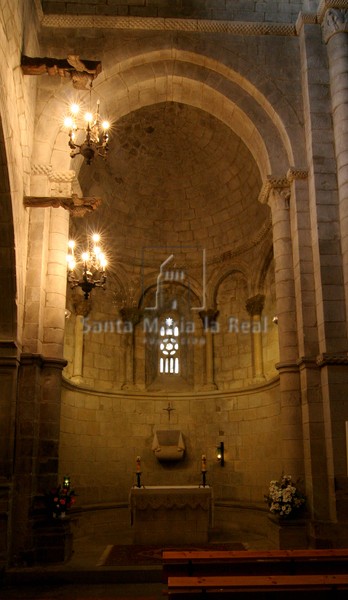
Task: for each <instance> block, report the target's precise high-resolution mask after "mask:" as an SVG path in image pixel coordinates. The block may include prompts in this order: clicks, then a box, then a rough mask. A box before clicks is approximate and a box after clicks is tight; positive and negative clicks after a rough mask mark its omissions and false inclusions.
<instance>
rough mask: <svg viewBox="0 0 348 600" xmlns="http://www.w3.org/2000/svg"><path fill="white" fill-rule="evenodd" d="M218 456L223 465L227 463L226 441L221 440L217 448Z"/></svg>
mask: <svg viewBox="0 0 348 600" xmlns="http://www.w3.org/2000/svg"><path fill="white" fill-rule="evenodd" d="M216 458H217V459H218V462H219V463H220V466H221V467H223V466H224V464H225V444H224V442H220V444H219V446H218V447H217V448H216Z"/></svg>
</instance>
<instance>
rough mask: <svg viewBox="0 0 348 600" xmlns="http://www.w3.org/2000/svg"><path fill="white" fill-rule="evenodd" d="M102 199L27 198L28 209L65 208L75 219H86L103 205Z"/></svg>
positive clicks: (73, 196) (76, 196)
mask: <svg viewBox="0 0 348 600" xmlns="http://www.w3.org/2000/svg"><path fill="white" fill-rule="evenodd" d="M101 202H102V199H101V198H95V197H94V196H91V197H86V198H79V197H78V195H77V194H72V196H71V197H69V196H25V197H24V206H25V207H26V208H49V207H52V208H60V207H62V208H65V210H68V211H69V212H70V214H71V215H72V216H74V217H84V216H85V214H86V213H90V212H93V211H95V210H96V209H97V208H98V207H99V206H100V204H101Z"/></svg>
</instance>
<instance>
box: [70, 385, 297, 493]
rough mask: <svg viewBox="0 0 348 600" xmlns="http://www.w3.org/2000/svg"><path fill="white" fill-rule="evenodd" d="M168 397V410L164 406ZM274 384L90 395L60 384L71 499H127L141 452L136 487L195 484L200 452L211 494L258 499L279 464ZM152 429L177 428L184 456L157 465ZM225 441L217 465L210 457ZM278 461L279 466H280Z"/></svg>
mask: <svg viewBox="0 0 348 600" xmlns="http://www.w3.org/2000/svg"><path fill="white" fill-rule="evenodd" d="M168 401H170V403H171V407H172V408H173V409H174V410H173V411H172V412H171V414H170V421H169V418H168V412H167V411H166V410H165V409H166V408H167V407H168ZM279 415H280V406H279V382H278V380H277V379H276V380H274V381H273V382H270V383H269V384H268V385H265V386H263V387H258V388H253V389H250V390H249V391H240V390H238V391H235V392H230V393H220V394H208V393H205V394H202V393H201V394H195V395H192V394H184V393H178V394H173V393H172V394H169V395H168V394H159V393H157V394H156V393H154V394H152V395H146V396H145V395H143V394H141V393H133V394H130V393H128V394H127V393H122V392H120V393H109V394H108V393H97V392H92V391H90V390H87V389H85V390H84V389H79V388H77V387H74V386H73V385H71V384H69V383H68V382H66V384H65V388H64V390H63V394H62V418H61V441H60V453H59V454H60V473H61V476H63V475H64V474H69V475H70V476H71V479H72V484H73V486H74V487H75V489H76V492H77V494H78V503H79V504H81V505H84V504H93V503H103V502H108V501H127V498H128V493H129V490H130V488H131V486H132V485H134V484H135V483H136V479H135V467H136V457H137V456H140V457H141V465H142V483H143V484H144V485H195V484H199V483H200V481H201V456H202V454H206V456H207V469H208V475H207V481H208V482H209V484H211V485H213V487H214V493H215V497H216V498H225V499H233V500H240V501H243V502H248V503H262V502H263V494H264V493H266V492H267V488H268V484H269V481H270V480H271V479H274V478H277V477H278V476H279V475H280V473H281V471H282V467H283V465H281V464H280V459H279V453H278V451H277V447H278V442H279ZM158 429H165V430H167V429H175V430H181V431H182V433H183V436H184V440H185V445H186V454H185V458H184V459H183V460H182V461H179V462H177V463H175V462H173V463H171V462H170V463H160V462H159V461H158V460H157V459H156V457H155V456H154V454H153V452H152V442H153V437H154V433H155V431H157V430H158ZM219 441H224V443H225V466H224V467H221V466H220V464H219V463H218V462H217V459H216V447H217V445H218V444H219ZM285 466H286V465H285Z"/></svg>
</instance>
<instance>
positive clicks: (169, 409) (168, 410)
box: [163, 402, 175, 421]
mask: <svg viewBox="0 0 348 600" xmlns="http://www.w3.org/2000/svg"><path fill="white" fill-rule="evenodd" d="M163 410H166V411H167V413H168V420H169V421H170V413H171V412H172V410H175V408H172V407H171V406H170V402H168V406H167V408H164V409H163Z"/></svg>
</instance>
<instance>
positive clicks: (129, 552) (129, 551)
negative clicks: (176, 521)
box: [97, 544, 245, 567]
mask: <svg viewBox="0 0 348 600" xmlns="http://www.w3.org/2000/svg"><path fill="white" fill-rule="evenodd" d="M163 550H245V548H244V546H243V544H206V545H200V546H143V545H142V546H140V545H139V546H137V545H134V544H132V545H118V546H107V547H106V549H105V550H104V552H103V554H102V556H101V557H100V559H99V561H98V563H97V566H98V567H120V566H133V565H134V566H136V565H139V566H142V565H161V564H162V551H163Z"/></svg>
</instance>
